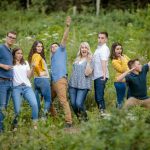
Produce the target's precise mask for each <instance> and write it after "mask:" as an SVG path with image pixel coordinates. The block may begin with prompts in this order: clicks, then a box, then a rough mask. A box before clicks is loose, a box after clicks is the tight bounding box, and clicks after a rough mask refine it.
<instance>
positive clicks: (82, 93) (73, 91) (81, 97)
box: [69, 87, 88, 117]
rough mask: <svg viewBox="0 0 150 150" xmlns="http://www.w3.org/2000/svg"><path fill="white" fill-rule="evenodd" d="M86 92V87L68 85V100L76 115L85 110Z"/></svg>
mask: <svg viewBox="0 0 150 150" xmlns="http://www.w3.org/2000/svg"><path fill="white" fill-rule="evenodd" d="M87 93H88V89H78V88H73V87H69V96H70V102H71V105H72V108H73V111H74V112H75V114H76V115H77V117H78V113H80V112H85V107H84V102H85V100H86V96H87Z"/></svg>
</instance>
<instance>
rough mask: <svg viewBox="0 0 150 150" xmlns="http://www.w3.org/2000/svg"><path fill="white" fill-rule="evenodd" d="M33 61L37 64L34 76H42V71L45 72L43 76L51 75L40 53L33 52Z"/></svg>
mask: <svg viewBox="0 0 150 150" xmlns="http://www.w3.org/2000/svg"><path fill="white" fill-rule="evenodd" d="M31 63H33V64H34V65H35V68H34V77H41V73H43V74H44V75H42V76H44V77H49V74H48V69H47V66H46V63H45V60H44V59H43V58H42V57H41V55H40V54H38V53H35V54H33V56H32V60H31Z"/></svg>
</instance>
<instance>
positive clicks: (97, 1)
mask: <svg viewBox="0 0 150 150" xmlns="http://www.w3.org/2000/svg"><path fill="white" fill-rule="evenodd" d="M100 3H101V0H96V16H98V15H99V12H100Z"/></svg>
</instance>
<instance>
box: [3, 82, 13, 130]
mask: <svg viewBox="0 0 150 150" xmlns="http://www.w3.org/2000/svg"><path fill="white" fill-rule="evenodd" d="M11 91H12V81H9V80H0V132H1V131H2V130H3V129H4V126H3V120H4V117H5V116H4V110H5V109H6V108H7V104H8V101H9V99H10V96H11Z"/></svg>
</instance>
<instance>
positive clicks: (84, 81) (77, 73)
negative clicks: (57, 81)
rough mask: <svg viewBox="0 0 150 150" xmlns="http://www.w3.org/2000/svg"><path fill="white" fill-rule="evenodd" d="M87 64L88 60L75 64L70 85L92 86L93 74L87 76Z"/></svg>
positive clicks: (88, 87) (86, 87) (79, 86)
mask: <svg viewBox="0 0 150 150" xmlns="http://www.w3.org/2000/svg"><path fill="white" fill-rule="evenodd" d="M86 65H87V61H84V62H82V63H79V62H77V63H74V64H73V71H72V75H71V77H70V80H69V86H71V87H74V88H79V89H91V88H92V75H90V76H85V68H86Z"/></svg>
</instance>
